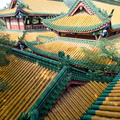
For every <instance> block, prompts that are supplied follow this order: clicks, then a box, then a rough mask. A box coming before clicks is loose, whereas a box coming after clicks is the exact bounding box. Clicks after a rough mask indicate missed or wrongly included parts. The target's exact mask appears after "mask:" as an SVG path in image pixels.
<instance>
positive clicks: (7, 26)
mask: <svg viewBox="0 0 120 120" xmlns="http://www.w3.org/2000/svg"><path fill="white" fill-rule="evenodd" d="M6 28H7V29H11V25H10V19H9V18H7V19H6Z"/></svg>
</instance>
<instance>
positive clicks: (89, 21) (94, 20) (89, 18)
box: [51, 13, 102, 27]
mask: <svg viewBox="0 0 120 120" xmlns="http://www.w3.org/2000/svg"><path fill="white" fill-rule="evenodd" d="M100 23H102V21H101V20H100V19H99V17H98V16H97V15H88V14H83V13H82V14H79V15H75V16H66V17H64V18H61V19H59V20H56V21H54V22H52V23H51V24H54V25H58V26H75V27H79V26H80V27H86V26H92V25H97V24H100Z"/></svg>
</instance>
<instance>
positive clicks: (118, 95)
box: [82, 74, 120, 120]
mask: <svg viewBox="0 0 120 120" xmlns="http://www.w3.org/2000/svg"><path fill="white" fill-rule="evenodd" d="M82 120H120V74H118V76H117V77H116V78H115V79H114V80H113V82H111V83H110V84H109V85H108V87H107V88H106V90H105V91H104V92H103V93H102V94H101V95H100V97H99V98H98V99H97V101H95V102H94V104H93V105H91V107H90V108H89V110H87V111H86V114H85V115H84V116H83V117H82Z"/></svg>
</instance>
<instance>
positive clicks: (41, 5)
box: [22, 0, 69, 14]
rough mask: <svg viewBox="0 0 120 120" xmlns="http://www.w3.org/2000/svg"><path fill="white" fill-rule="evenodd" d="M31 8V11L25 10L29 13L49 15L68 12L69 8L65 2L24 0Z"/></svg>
mask: <svg viewBox="0 0 120 120" xmlns="http://www.w3.org/2000/svg"><path fill="white" fill-rule="evenodd" d="M22 1H23V2H24V3H25V4H27V5H28V6H29V9H26V8H24V10H25V11H27V12H32V13H34V12H36V13H49V14H52V13H53V14H54V13H56V14H59V13H61V12H67V11H68V10H69V8H68V7H67V6H66V5H65V3H64V2H59V1H51V0H35V1H33V0H22Z"/></svg>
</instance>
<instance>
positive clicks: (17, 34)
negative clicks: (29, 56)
mask: <svg viewBox="0 0 120 120" xmlns="http://www.w3.org/2000/svg"><path fill="white" fill-rule="evenodd" d="M22 34H23V33H22V32H10V31H2V32H0V38H3V37H5V36H6V37H5V40H10V41H15V42H17V41H18V37H21V36H22Z"/></svg>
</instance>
